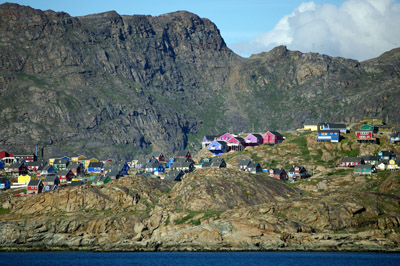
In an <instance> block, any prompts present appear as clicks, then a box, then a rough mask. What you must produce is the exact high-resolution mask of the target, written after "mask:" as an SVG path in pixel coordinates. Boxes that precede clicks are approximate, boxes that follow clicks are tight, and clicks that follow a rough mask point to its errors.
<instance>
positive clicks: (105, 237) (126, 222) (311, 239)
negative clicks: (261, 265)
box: [0, 169, 400, 251]
mask: <svg viewBox="0 0 400 266" xmlns="http://www.w3.org/2000/svg"><path fill="white" fill-rule="evenodd" d="M339 179H340V178H339ZM388 180H390V182H392V183H395V184H397V185H398V183H399V182H398V180H397V179H393V178H392V177H390V178H389V179H388ZM222 181H225V182H222ZM368 184H373V183H371V182H370V183H368ZM381 187H382V188H383V187H385V185H384V184H382V186H381ZM354 188H355V187H354V185H351V184H349V185H348V187H342V189H341V190H340V191H336V192H331V193H313V194H310V192H307V191H302V190H300V189H298V188H296V187H295V186H294V185H289V184H287V183H284V182H282V181H278V180H274V179H271V178H269V177H267V176H265V175H263V174H259V175H253V174H247V173H242V172H234V171H233V170H229V169H210V170H201V171H197V172H194V173H192V174H190V175H188V176H186V177H185V179H184V181H182V182H180V183H175V182H171V181H163V180H159V179H151V178H145V177H142V176H126V177H123V178H121V179H119V180H117V181H113V182H111V183H108V184H107V185H104V186H101V187H91V186H90V185H84V186H81V187H71V188H64V189H59V190H57V191H53V192H47V193H43V194H39V195H34V196H30V197H25V198H15V197H9V198H8V199H7V200H3V201H2V203H3V208H5V207H7V208H9V210H10V213H8V214H2V215H0V244H1V245H0V246H1V249H2V250H98V251H113V250H114V251H117V250H118V251H123V250H126V251H128V250H130V251H131V250H153V251H154V250H321V251H322V250H323V251H328V250H329V251H333V250H342V251H346V250H347V251H350V250H353V251H354V250H357V251H399V246H400V245H399V244H400V237H399V228H400V215H399V211H398V210H399V206H400V197H399V196H398V195H397V194H396V193H397V192H394V193H392V194H388V193H377V192H366V189H365V187H364V188H363V187H361V186H357V189H354Z"/></svg>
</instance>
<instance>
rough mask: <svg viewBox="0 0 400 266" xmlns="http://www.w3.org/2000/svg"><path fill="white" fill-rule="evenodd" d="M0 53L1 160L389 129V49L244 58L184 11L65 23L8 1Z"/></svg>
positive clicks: (393, 79) (392, 91) (393, 71)
mask: <svg viewBox="0 0 400 266" xmlns="http://www.w3.org/2000/svg"><path fill="white" fill-rule="evenodd" d="M0 48H1V51H2V52H1V54H0V105H1V106H2V108H1V110H0V115H1V117H2V121H1V122H2V123H1V124H2V127H0V136H1V137H0V148H1V149H3V148H5V149H7V150H10V151H13V152H33V151H34V147H35V146H36V145H39V147H44V151H45V156H46V157H47V156H51V155H59V154H63V155H65V154H66V153H81V152H84V153H85V154H86V155H87V156H96V157H101V158H105V157H113V158H116V159H132V158H133V157H134V156H137V155H140V154H148V153H150V152H151V151H152V150H162V151H164V152H165V153H167V154H171V153H174V152H175V151H177V150H181V149H184V148H190V149H192V150H197V149H198V147H199V140H200V138H202V137H203V135H204V134H218V133H221V132H224V131H230V132H250V131H266V130H271V129H278V130H289V129H295V128H298V127H300V126H301V125H302V123H303V122H304V120H305V119H308V118H318V119H320V120H323V121H336V122H339V121H343V122H351V121H356V120H357V121H358V120H359V119H360V118H362V117H364V116H370V117H378V118H383V119H384V120H389V122H390V123H392V124H399V117H398V116H397V114H398V113H399V111H400V109H399V108H400V107H399V105H398V104H397V103H398V102H399V99H400V89H399V84H400V82H399V73H400V72H399V70H400V68H399V63H398V62H399V60H398V54H399V52H398V51H399V49H395V50H393V51H390V52H387V53H385V54H383V55H382V56H381V57H378V58H376V59H372V60H368V61H365V62H357V61H355V60H351V59H344V58H335V57H330V56H327V55H320V54H314V53H307V54H304V53H301V52H297V51H289V50H287V49H286V47H277V48H275V49H273V50H272V51H270V52H266V53H261V54H258V55H254V56H252V57H251V58H248V59H247V58H241V57H239V56H237V55H236V54H234V53H233V52H232V51H231V50H230V49H229V48H227V46H226V44H225V42H224V40H223V39H222V37H221V36H220V33H219V30H218V28H217V26H216V25H214V24H213V23H212V22H211V21H209V20H208V19H205V18H200V17H198V16H197V15H195V14H191V13H189V12H175V13H170V14H165V15H161V16H158V17H152V16H142V15H135V16H121V15H119V14H117V13H115V12H106V13H101V14H92V15H88V16H82V17H71V16H69V15H68V14H66V13H62V12H53V11H41V10H36V9H32V8H30V7H26V6H20V5H16V4H9V3H5V4H2V5H0ZM355 49H356V47H355Z"/></svg>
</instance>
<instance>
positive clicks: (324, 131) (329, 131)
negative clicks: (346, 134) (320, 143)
mask: <svg viewBox="0 0 400 266" xmlns="http://www.w3.org/2000/svg"><path fill="white" fill-rule="evenodd" d="M319 133H338V134H340V131H339V130H331V129H330V130H318V134H319Z"/></svg>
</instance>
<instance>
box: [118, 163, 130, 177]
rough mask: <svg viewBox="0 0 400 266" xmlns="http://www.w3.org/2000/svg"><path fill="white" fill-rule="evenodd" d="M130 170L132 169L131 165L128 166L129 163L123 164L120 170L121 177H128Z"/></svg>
mask: <svg viewBox="0 0 400 266" xmlns="http://www.w3.org/2000/svg"><path fill="white" fill-rule="evenodd" d="M129 169H131V168H130V167H129V164H128V163H127V162H125V163H123V164H122V168H121V170H120V173H121V175H128V174H129V173H128V171H129Z"/></svg>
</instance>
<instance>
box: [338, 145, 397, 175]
mask: <svg viewBox="0 0 400 266" xmlns="http://www.w3.org/2000/svg"><path fill="white" fill-rule="evenodd" d="M339 166H341V167H352V168H354V173H356V174H372V173H376V172H377V170H398V169H400V154H399V155H396V153H395V152H393V151H380V152H378V155H368V156H360V157H344V158H342V159H341V160H340V163H339Z"/></svg>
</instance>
